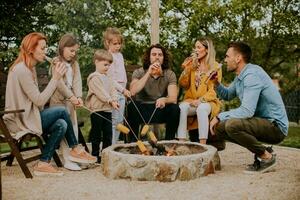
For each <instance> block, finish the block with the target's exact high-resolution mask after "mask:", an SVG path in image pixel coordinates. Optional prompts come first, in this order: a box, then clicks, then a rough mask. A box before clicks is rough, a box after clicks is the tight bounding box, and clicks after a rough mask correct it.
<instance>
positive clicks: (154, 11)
mask: <svg viewBox="0 0 300 200" xmlns="http://www.w3.org/2000/svg"><path fill="white" fill-rule="evenodd" d="M150 2H151V44H157V43H159V0H150Z"/></svg>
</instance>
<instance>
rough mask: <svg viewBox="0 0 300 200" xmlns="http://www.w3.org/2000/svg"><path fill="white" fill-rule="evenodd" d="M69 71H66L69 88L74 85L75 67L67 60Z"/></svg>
mask: <svg viewBox="0 0 300 200" xmlns="http://www.w3.org/2000/svg"><path fill="white" fill-rule="evenodd" d="M65 64H66V68H67V72H66V85H67V87H68V88H72V86H73V69H72V66H71V64H70V63H68V62H65Z"/></svg>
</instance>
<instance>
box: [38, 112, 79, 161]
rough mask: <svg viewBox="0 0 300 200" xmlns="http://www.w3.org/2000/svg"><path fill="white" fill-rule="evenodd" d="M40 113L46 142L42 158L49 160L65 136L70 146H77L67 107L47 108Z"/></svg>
mask: <svg viewBox="0 0 300 200" xmlns="http://www.w3.org/2000/svg"><path fill="white" fill-rule="evenodd" d="M40 114H41V121H42V129H43V135H42V136H43V138H44V139H45V142H46V144H45V146H44V148H43V150H42V156H41V158H40V160H41V161H44V162H48V161H50V160H51V158H52V156H53V154H54V152H55V149H56V148H58V146H59V144H60V142H61V140H62V139H63V138H64V137H65V138H66V140H67V142H68V145H69V147H70V148H72V147H74V146H76V145H77V144H78V142H77V140H76V137H75V134H74V130H73V125H72V122H71V119H70V116H69V114H68V111H67V110H66V108H65V107H62V106H57V107H51V108H47V109H44V110H43V111H41V112H40Z"/></svg>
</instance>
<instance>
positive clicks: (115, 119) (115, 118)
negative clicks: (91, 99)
mask: <svg viewBox="0 0 300 200" xmlns="http://www.w3.org/2000/svg"><path fill="white" fill-rule="evenodd" d="M118 102H119V105H120V107H119V109H118V110H116V109H113V110H112V113H111V118H112V144H116V143H117V141H118V140H119V137H120V131H118V130H117V128H116V127H117V125H118V124H119V123H121V124H122V123H123V116H124V111H125V103H126V98H125V96H124V95H123V94H121V93H119V94H118Z"/></svg>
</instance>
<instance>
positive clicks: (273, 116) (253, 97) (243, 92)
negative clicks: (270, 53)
mask: <svg viewBox="0 0 300 200" xmlns="http://www.w3.org/2000/svg"><path fill="white" fill-rule="evenodd" d="M216 91H217V93H218V95H219V97H220V98H222V99H224V100H227V101H228V100H231V99H233V98H234V97H236V96H237V97H238V98H239V99H240V102H241V105H240V107H238V108H236V109H232V110H229V111H226V112H222V113H220V114H219V115H218V117H219V119H220V120H221V121H224V120H227V119H232V118H251V117H260V118H265V119H268V120H270V121H271V122H272V123H273V122H275V123H276V124H277V126H278V127H279V128H280V130H281V131H282V133H283V134H284V135H287V133H288V118H287V114H286V110H285V107H284V104H283V101H282V98H281V95H280V93H279V91H278V89H277V88H276V86H275V85H274V83H273V82H272V80H271V78H270V77H269V75H268V74H267V73H266V72H265V71H264V70H263V69H262V68H261V67H260V66H258V65H254V64H251V63H248V64H247V65H246V66H245V67H244V69H243V70H242V71H241V73H240V74H239V75H238V76H237V77H235V79H234V81H233V82H232V83H231V84H230V85H229V87H224V86H223V85H222V84H220V85H219V86H218V87H217V88H216ZM266 131H267V130H266Z"/></svg>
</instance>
